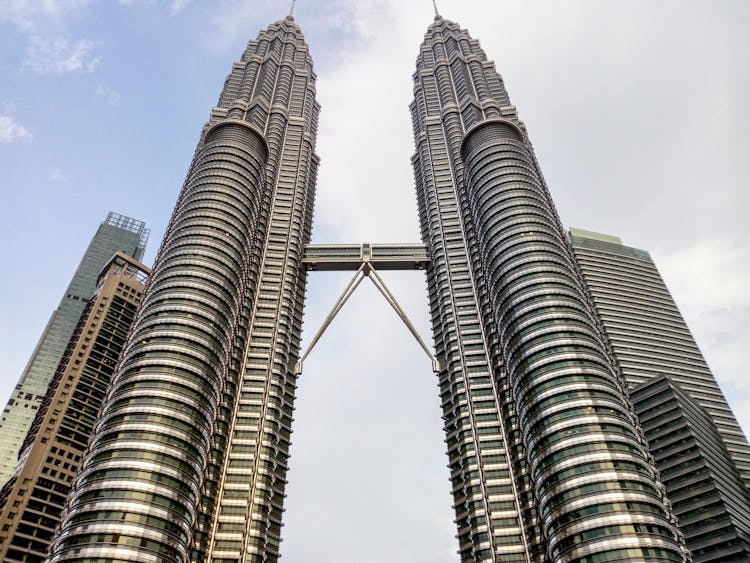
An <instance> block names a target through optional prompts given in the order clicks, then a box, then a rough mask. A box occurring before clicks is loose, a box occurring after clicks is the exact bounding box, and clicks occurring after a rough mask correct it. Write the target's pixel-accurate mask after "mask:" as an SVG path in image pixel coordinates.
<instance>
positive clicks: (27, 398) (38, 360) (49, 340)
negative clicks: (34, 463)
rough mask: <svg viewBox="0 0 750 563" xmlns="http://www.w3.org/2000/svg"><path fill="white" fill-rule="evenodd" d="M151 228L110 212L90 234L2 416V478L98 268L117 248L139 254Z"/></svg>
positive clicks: (11, 466)
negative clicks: (81, 256) (78, 261)
mask: <svg viewBox="0 0 750 563" xmlns="http://www.w3.org/2000/svg"><path fill="white" fill-rule="evenodd" d="M148 235H149V231H148V229H146V226H145V224H144V223H143V222H142V221H137V220H135V219H131V218H130V217H125V216H124V215H120V214H119V213H114V212H110V213H109V214H108V215H107V217H106V218H105V219H104V221H103V222H102V224H101V225H99V228H98V229H97V231H96V234H95V235H94V237H93V238H92V239H91V242H90V243H89V246H88V248H87V249H86V252H85V253H84V255H83V258H82V259H81V263H80V264H79V265H78V268H77V269H76V272H75V274H73V278H72V279H71V280H70V284H69V285H68V288H67V290H66V291H65V294H64V295H63V298H62V300H61V301H60V304H59V305H58V306H57V309H55V310H54V312H53V313H52V316H51V317H50V319H49V321H48V322H47V326H46V327H45V329H44V332H43V333H42V336H41V337H40V338H39V342H37V345H36V347H35V348H34V352H33V353H32V355H31V358H30V359H29V362H28V363H27V364H26V367H25V368H24V370H23V374H22V375H21V378H20V379H19V381H18V384H17V385H16V387H15V389H14V390H13V393H12V394H11V396H10V400H9V401H8V404H7V406H6V407H5V410H4V411H3V415H2V419H0V483H4V482H5V481H7V480H8V478H9V477H10V475H11V474H12V473H13V469H14V468H15V467H16V463H17V458H18V453H19V449H20V447H21V443H22V442H23V440H24V438H25V437H26V433H27V432H28V431H29V427H30V426H31V422H32V420H33V419H34V416H35V415H36V412H37V409H38V408H39V406H40V404H41V402H42V399H43V398H44V395H45V393H46V392H47V387H48V386H49V384H50V381H52V377H53V376H54V374H55V370H56V369H57V365H58V364H59V363H60V360H61V359H62V356H63V353H64V352H65V348H66V347H67V345H68V342H69V341H70V338H71V336H72V335H73V331H74V330H75V327H76V324H77V323H78V319H80V318H81V314H82V313H83V310H84V309H85V308H86V304H87V303H88V301H89V299H91V297H92V296H93V295H94V290H95V289H96V281H97V278H98V276H99V272H100V271H101V269H102V268H103V267H104V265H105V264H106V263H107V262H108V261H109V259H110V258H112V255H114V254H115V253H116V252H124V253H125V254H127V255H129V256H133V257H134V258H136V259H137V260H139V259H140V258H141V256H143V252H144V250H145V248H146V242H147V241H148Z"/></svg>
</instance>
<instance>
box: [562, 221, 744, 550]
mask: <svg viewBox="0 0 750 563" xmlns="http://www.w3.org/2000/svg"><path fill="white" fill-rule="evenodd" d="M570 235H571V241H572V243H573V247H574V249H575V253H576V259H577V260H578V263H579V265H580V268H581V270H582V272H583V275H584V278H585V281H586V284H587V286H588V288H589V290H590V291H591V294H592V296H593V299H594V303H595V305H596V310H597V312H598V314H599V317H600V319H601V321H602V323H603V326H604V331H605V332H606V334H607V337H608V339H609V341H610V343H611V346H612V350H613V352H614V355H615V358H616V359H617V363H618V365H619V366H620V369H621V370H622V373H623V375H624V376H625V379H626V381H627V383H628V386H629V389H630V394H631V398H632V400H633V403H634V406H635V409H636V412H637V414H638V417H639V420H640V423H641V425H642V428H643V430H644V432H645V436H646V439H647V440H648V442H649V447H650V451H651V453H652V455H653V456H654V459H655V462H656V466H657V468H658V470H659V472H660V475H661V478H662V480H663V482H664V485H665V486H666V488H667V496H668V498H669V499H670V501H671V503H672V506H673V510H674V513H675V516H676V517H677V519H678V522H679V526H680V529H681V531H682V532H683V533H684V535H685V539H686V541H687V545H688V548H689V549H690V550H691V552H692V554H693V556H694V558H695V561H696V562H708V561H716V562H718V561H748V560H750V551H748V546H749V545H750V544H748V539H750V492H749V491H748V489H747V475H748V471H747V469H748V467H749V466H748V460H750V448H749V447H748V444H747V440H746V438H745V436H744V434H743V433H742V431H741V429H740V427H739V425H738V423H737V421H736V419H735V417H734V414H733V413H732V411H731V409H730V408H729V405H728V404H727V402H726V399H725V398H724V395H723V394H722V392H721V390H720V389H719V386H718V385H717V383H716V380H715V379H714V377H713V375H712V374H711V372H710V370H709V368H708V366H707V365H706V362H705V360H704V358H703V356H702V354H701V353H700V350H699V349H698V346H697V345H696V343H695V340H694V339H693V337H692V335H691V334H690V331H689V329H688V327H687V325H686V324H685V321H684V319H683V318H682V316H681V314H680V312H679V310H678V308H677V305H676V304H675V302H674V300H673V299H672V296H671V295H670V293H669V290H668V289H667V287H666V285H665V283H664V281H663V279H662V278H661V275H660V274H659V271H658V270H657V268H656V265H655V264H654V262H653V260H652V259H651V256H650V255H649V253H648V252H646V251H644V250H640V249H637V248H630V247H627V246H624V245H623V244H622V241H621V240H620V239H619V238H617V237H613V236H610V235H604V234H600V233H593V232H590V231H584V230H581V229H571V230H570ZM743 477H744V479H743Z"/></svg>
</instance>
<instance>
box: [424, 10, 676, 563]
mask: <svg viewBox="0 0 750 563" xmlns="http://www.w3.org/2000/svg"><path fill="white" fill-rule="evenodd" d="M414 95H415V100H414V103H413V104H412V106H411V109H412V120H413V126H414V135H415V144H416V150H417V152H416V155H415V156H414V158H413V164H414V170H415V177H416V184H417V197H418V201H419V209H420V219H421V225H422V237H423V240H424V242H425V244H427V246H428V248H429V249H430V253H431V256H432V259H433V262H432V265H431V267H430V268H429V269H428V272H427V275H428V286H429V291H430V302H431V307H432V318H433V327H434V333H435V341H436V347H437V353H438V356H439V358H441V359H442V360H443V362H442V363H443V365H444V369H442V371H441V372H440V385H441V396H442V399H443V411H444V418H445V426H446V432H447V437H448V448H449V449H448V453H449V457H450V464H451V465H450V467H451V472H452V473H451V478H452V481H453V493H454V499H455V510H456V516H457V522H458V528H459V543H460V555H461V560H462V561H493V562H494V561H497V562H499V561H555V562H557V561H577V562H594V561H683V559H684V558H685V557H686V555H685V552H684V548H683V547H682V546H681V543H680V542H681V538H680V536H679V534H678V533H677V531H676V528H675V526H674V520H673V518H672V517H671V515H670V514H669V512H668V510H667V508H666V505H665V497H664V490H663V487H662V485H661V484H660V483H659V481H658V478H657V477H656V472H655V470H654V468H653V463H652V461H651V460H650V459H649V457H648V454H647V448H646V445H645V441H644V439H643V437H642V435H641V433H640V431H639V430H638V428H637V423H636V418H635V413H634V411H633V408H632V406H631V405H630V403H629V402H628V399H627V394H626V390H625V385H624V380H623V379H622V377H621V376H620V374H619V373H618V372H617V370H616V367H615V365H614V362H613V360H612V358H611V355H610V352H609V349H608V347H607V344H606V341H605V340H604V338H603V335H602V332H601V330H600V328H599V325H598V321H597V320H596V318H595V316H594V313H593V307H592V305H591V303H590V300H589V298H588V295H587V292H586V290H585V288H584V287H583V283H582V280H581V276H580V273H579V271H578V269H577V267H576V265H575V260H574V258H573V253H572V249H571V247H570V244H569V242H568V240H567V236H566V234H565V232H564V230H563V228H562V226H561V224H560V221H559V219H558V217H557V215H556V212H555V209H554V205H553V203H552V200H551V198H550V195H549V193H548V191H547V188H546V186H545V184H544V180H543V178H542V175H541V172H540V170H539V167H538V164H537V162H536V159H535V157H534V153H533V150H532V148H531V144H530V142H529V139H528V136H527V134H526V131H525V128H524V126H523V124H522V123H521V122H520V121H519V120H518V117H517V115H516V111H515V108H514V107H513V106H511V105H510V102H509V99H508V95H507V93H506V91H505V89H504V86H503V82H502V79H501V78H500V76H499V75H498V74H497V72H496V71H495V68H494V65H493V64H492V63H491V62H489V61H488V60H487V58H486V56H485V54H484V52H483V51H482V50H481V48H480V46H479V43H478V42H477V41H476V40H473V39H472V38H471V37H470V36H469V34H468V33H467V32H466V31H465V30H462V29H460V27H459V26H458V25H456V24H454V23H452V22H449V21H446V20H444V19H442V18H441V17H439V16H438V17H436V19H435V22H434V23H433V25H432V26H431V27H430V28H429V29H428V31H427V35H426V37H425V41H424V43H423V45H422V47H421V51H420V54H419V57H418V60H417V71H416V73H415V75H414Z"/></svg>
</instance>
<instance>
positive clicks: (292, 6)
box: [287, 0, 297, 20]
mask: <svg viewBox="0 0 750 563" xmlns="http://www.w3.org/2000/svg"><path fill="white" fill-rule="evenodd" d="M296 1H297V0H292V5H291V7H290V8H289V15H288V16H287V18H289V19H290V20H293V19H294V4H295V3H296Z"/></svg>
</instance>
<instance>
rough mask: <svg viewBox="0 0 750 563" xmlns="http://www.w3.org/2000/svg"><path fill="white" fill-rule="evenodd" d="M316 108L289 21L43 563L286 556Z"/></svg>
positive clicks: (185, 195) (133, 339)
mask: <svg viewBox="0 0 750 563" xmlns="http://www.w3.org/2000/svg"><path fill="white" fill-rule="evenodd" d="M318 112H319V106H318V104H317V102H316V101H315V75H314V73H313V71H312V61H311V59H310V56H309V52H308V48H307V45H306V44H305V41H304V38H303V36H302V33H301V31H300V29H299V27H297V25H295V23H294V21H293V20H292V18H291V17H289V18H286V19H285V20H282V21H279V22H276V23H274V24H272V25H271V26H270V27H269V28H268V29H267V30H264V31H262V32H261V33H260V34H259V36H258V37H257V39H255V40H253V41H250V42H249V43H248V47H247V49H246V51H245V53H244V54H243V56H242V58H241V60H240V61H238V62H236V63H235V64H234V65H233V68H232V72H231V73H230V75H229V76H228V78H227V80H226V83H225V86H224V90H223V92H222V94H221V97H220V99H219V103H218V107H216V108H215V109H214V110H213V112H212V116H211V119H210V121H209V123H208V124H207V125H206V127H205V128H204V132H203V135H202V138H201V141H200V143H199V146H198V148H197V150H196V154H195V157H194V159H193V163H192V165H191V167H190V171H189V173H188V177H187V179H186V182H185V186H184V187H183V190H182V192H181V194H180V196H179V199H178V202H177V206H176V208H175V211H174V214H173V216H172V219H171V222H170V224H169V227H168V229H167V233H166V235H165V238H164V242H163V244H162V247H161V250H160V253H159V255H158V257H157V260H156V263H155V266H154V272H153V276H152V278H151V281H150V283H149V287H148V289H147V292H146V295H145V298H144V303H143V306H142V308H141V310H140V313H139V316H138V318H137V320H136V323H135V327H134V330H133V332H132V334H131V336H130V340H129V344H128V346H127V347H126V350H125V352H124V354H123V359H122V363H121V365H120V368H119V370H118V373H117V375H116V376H115V381H114V384H113V386H112V388H111V390H110V392H109V394H108V397H107V400H106V403H105V406H104V408H103V411H102V416H101V417H100V419H99V421H98V423H97V427H96V428H95V430H94V436H93V440H92V443H91V447H90V452H89V454H88V455H87V457H86V458H85V459H84V462H83V465H82V469H81V473H80V474H79V476H78V478H77V480H76V482H75V485H74V489H73V492H72V494H71V497H70V498H69V502H68V505H67V507H66V511H65V515H64V516H65V518H64V521H63V523H62V527H61V531H60V533H59V535H58V536H57V537H56V541H55V543H54V545H53V548H52V554H51V557H50V561H54V562H57V561H81V560H88V561H98V562H104V561H134V562H139V563H146V562H157V561H170V562H187V561H209V560H210V561H213V562H217V563H218V562H229V561H231V562H237V561H243V562H244V561H275V560H276V559H277V558H278V546H279V541H280V527H281V511H282V502H283V497H284V487H285V475H286V468H287V455H288V448H289V437H290V431H291V428H290V426H291V420H292V401H293V398H294V389H295V376H294V374H293V371H292V368H293V366H294V364H295V363H296V359H297V353H298V348H299V338H300V331H301V322H302V306H303V297H304V285H305V271H304V269H303V268H302V266H301V263H300V260H301V257H302V252H303V246H304V245H305V244H306V243H307V242H309V237H310V230H311V222H312V211H313V200H314V191H315V178H316V172H317V165H318V158H317V156H316V155H315V153H314V150H315V135H316V129H317V118H318ZM115 457H116V459H117V463H118V467H117V468H115V467H113V466H112V460H113V459H114V458H115ZM123 521H125V522H127V525H124V524H123Z"/></svg>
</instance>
